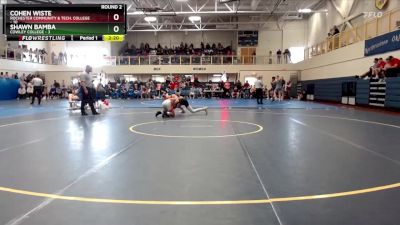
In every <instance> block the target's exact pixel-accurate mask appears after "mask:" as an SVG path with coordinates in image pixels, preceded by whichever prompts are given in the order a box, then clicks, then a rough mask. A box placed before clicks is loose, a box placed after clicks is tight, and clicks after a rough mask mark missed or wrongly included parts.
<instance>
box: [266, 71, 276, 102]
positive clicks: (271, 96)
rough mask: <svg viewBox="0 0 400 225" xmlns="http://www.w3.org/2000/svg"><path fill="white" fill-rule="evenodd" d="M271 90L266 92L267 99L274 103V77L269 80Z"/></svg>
mask: <svg viewBox="0 0 400 225" xmlns="http://www.w3.org/2000/svg"><path fill="white" fill-rule="evenodd" d="M270 84H271V89H270V90H269V92H268V98H269V99H271V100H272V101H274V97H275V96H274V95H275V88H276V79H275V77H272V79H271V83H270Z"/></svg>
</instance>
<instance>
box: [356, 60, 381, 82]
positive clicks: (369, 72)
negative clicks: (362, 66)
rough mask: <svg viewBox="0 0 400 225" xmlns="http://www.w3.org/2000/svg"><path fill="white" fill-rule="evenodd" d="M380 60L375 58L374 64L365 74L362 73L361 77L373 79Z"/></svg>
mask: <svg viewBox="0 0 400 225" xmlns="http://www.w3.org/2000/svg"><path fill="white" fill-rule="evenodd" d="M378 61H379V59H378V58H375V59H374V61H373V64H372V66H371V67H370V68H369V70H368V71H367V72H366V73H364V74H363V75H361V76H360V77H361V78H362V79H371V78H372V77H373V75H374V73H375V69H376V68H378Z"/></svg>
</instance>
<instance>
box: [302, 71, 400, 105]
mask: <svg viewBox="0 0 400 225" xmlns="http://www.w3.org/2000/svg"><path fill="white" fill-rule="evenodd" d="M298 87H301V89H302V91H304V92H305V93H306V95H307V99H308V100H317V101H329V102H336V103H344V104H351V105H370V106H376V107H387V108H397V109H400V77H396V78H387V79H386V81H385V82H375V81H369V80H362V79H357V78H356V77H355V76H350V77H341V78H330V79H320V80H308V81H302V82H301V85H299V86H298ZM353 99H354V100H353Z"/></svg>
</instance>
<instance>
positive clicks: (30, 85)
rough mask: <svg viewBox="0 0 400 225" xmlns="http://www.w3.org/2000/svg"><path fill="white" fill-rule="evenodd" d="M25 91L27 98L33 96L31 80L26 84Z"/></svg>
mask: <svg viewBox="0 0 400 225" xmlns="http://www.w3.org/2000/svg"><path fill="white" fill-rule="evenodd" d="M26 93H27V94H28V98H29V99H31V98H32V97H33V85H32V83H31V82H29V83H28V84H27V88H26Z"/></svg>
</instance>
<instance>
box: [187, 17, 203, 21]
mask: <svg viewBox="0 0 400 225" xmlns="http://www.w3.org/2000/svg"><path fill="white" fill-rule="evenodd" d="M189 20H190V21H192V22H198V21H200V20H201V17H200V16H189Z"/></svg>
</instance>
